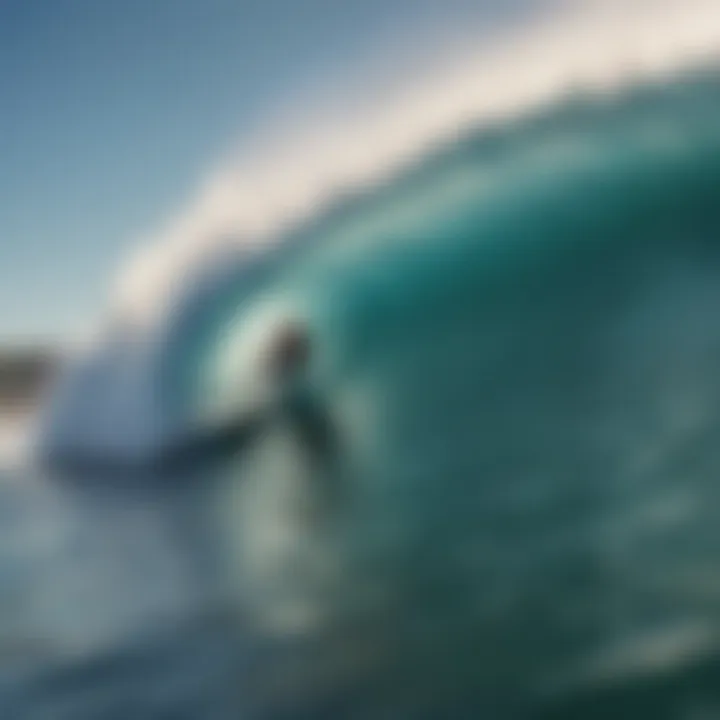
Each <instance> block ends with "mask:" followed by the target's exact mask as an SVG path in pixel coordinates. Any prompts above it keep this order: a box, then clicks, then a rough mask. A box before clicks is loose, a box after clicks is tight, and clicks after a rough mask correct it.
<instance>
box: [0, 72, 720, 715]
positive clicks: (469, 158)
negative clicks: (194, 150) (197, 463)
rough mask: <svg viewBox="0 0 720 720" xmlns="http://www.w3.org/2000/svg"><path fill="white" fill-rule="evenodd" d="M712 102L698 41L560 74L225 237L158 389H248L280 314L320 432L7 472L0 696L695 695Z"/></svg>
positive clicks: (227, 711) (0, 566)
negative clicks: (582, 83) (448, 135)
mask: <svg viewBox="0 0 720 720" xmlns="http://www.w3.org/2000/svg"><path fill="white" fill-rule="evenodd" d="M718 118H720V80H719V79H718V75H717V73H716V71H715V70H714V69H713V68H709V69H706V70H703V71H701V72H700V71H699V72H697V73H691V74H688V75H686V76H683V77H678V78H675V79H673V80H670V81H663V82H658V83H656V84H654V85H640V86H634V87H632V88H629V89H626V90H622V91H618V92H617V93H616V94H613V95H608V96H602V97H597V96H590V95H587V96H586V95H582V94H576V95H571V96H568V97H567V98H566V99H565V100H563V101H562V102H559V103H557V104H555V105H553V106H551V107H547V108H545V109H543V110H540V111H537V112H535V113H534V114H532V115H528V116H525V117H520V118H517V119H516V120H513V121H512V122H503V123H501V124H498V126H497V127H494V128H483V129H480V130H475V131H471V132H468V133H467V134H466V135H464V136H463V137H460V138H456V139H454V140H453V141H451V142H447V143H446V144H445V145H444V146H442V147H438V148H436V149H434V150H433V151H432V152H429V153H428V154H427V155H426V156H424V157H423V158H420V159H418V161H417V163H416V164H415V165H414V166H413V167H410V168H406V169H405V170H404V171H403V172H401V173H400V174H399V175H398V176H396V177H395V178H392V179H391V180H390V181H388V182H387V184H386V185H385V186H382V187H375V188H373V189H372V190H368V191H367V192H366V193H365V194H360V195H358V196H355V197H351V198H348V199H347V200H346V201H345V202H343V203H340V204H339V205H338V207H337V208H335V209H334V210H333V211H332V212H330V213H327V214H324V215H323V216H322V217H319V218H316V219H313V220H312V222H309V223H307V224H306V225H305V226H303V227H302V228H300V229H298V230H297V231H295V232H294V233H293V234H292V235H291V236H290V237H288V238H287V241H286V243H285V244H284V245H283V246H282V247H281V248H280V250H279V251H278V252H277V253H275V254H273V255H272V256H270V257H269V259H268V260H266V263H265V265H263V266H262V267H257V268H251V269H250V270H249V271H248V269H247V268H246V267H243V269H242V270H237V272H236V270H235V269H233V267H232V265H224V267H225V270H224V272H222V273H219V274H218V275H217V276H212V282H206V283H205V284H204V286H203V288H202V290H201V291H198V292H197V293H195V294H192V293H191V295H192V298H191V300H190V301H188V304H187V305H186V306H182V305H181V306H180V309H179V310H178V313H177V315H176V317H175V318H174V319H173V323H172V324H171V327H169V328H168V329H167V332H166V334H165V343H164V345H163V350H162V352H160V353H159V355H158V358H159V359H158V360H157V365H156V368H157V372H158V375H157V378H156V380H157V391H158V396H159V397H161V398H164V400H165V401H166V405H167V406H168V407H171V408H172V413H173V414H174V415H175V416H178V417H182V418H185V419H193V418H194V419H197V418H198V417H204V416H205V414H206V413H208V412H214V411H217V410H218V409H222V408H226V407H227V406H228V404H229V405H230V406H231V407H234V406H236V407H243V403H245V402H247V398H248V397H249V396H251V395H252V394H253V392H255V391H256V390H257V388H258V386H259V385H261V384H262V383H261V382H260V379H259V378H260V377H261V373H260V374H255V375H254V374H253V371H252V367H251V368H250V370H248V373H249V374H248V375H247V376H243V375H242V373H238V372H236V371H237V369H238V368H245V367H246V364H248V363H249V364H250V365H252V359H253V358H254V357H256V355H254V354H253V353H254V352H256V351H257V349H258V345H256V344H254V343H260V341H259V340H257V338H261V337H262V332H260V333H259V334H258V335H253V333H251V332H250V330H251V329H252V328H257V327H259V328H261V329H263V328H265V329H266V330H267V331H268V332H270V333H271V331H272V327H273V323H275V322H277V320H278V318H279V319H282V318H284V317H287V316H288V315H290V316H291V317H294V316H295V315H300V316H301V317H302V319H303V322H305V323H306V324H307V326H308V328H309V329H310V331H311V334H312V337H313V342H314V343H315V347H316V348H317V357H316V363H315V364H314V365H313V368H312V378H311V380H312V386H313V388H314V392H315V393H316V397H317V398H318V400H319V401H320V402H322V403H323V404H324V406H325V407H326V408H327V409H328V412H329V413H330V415H331V416H332V417H333V418H334V419H335V422H336V424H337V428H338V437H339V449H340V452H339V457H340V460H339V462H338V464H337V465H335V466H333V469H332V471H329V470H328V471H325V472H313V471H312V470H311V469H309V467H308V465H307V463H306V460H305V456H304V455H303V451H302V448H298V447H297V446H296V445H294V444H293V438H292V436H289V435H288V434H287V433H286V432H285V431H284V430H283V428H282V427H280V426H278V427H272V428H271V429H270V430H268V432H267V433H266V434H265V436H264V437H263V438H262V439H261V440H260V441H259V442H258V443H257V444H256V445H254V446H253V447H252V448H250V449H249V450H248V451H247V452H243V453H242V454H241V455H238V456H237V457H235V458H233V459H232V461H229V462H228V463H226V464H225V465H223V466H222V467H220V468H217V467H215V468H213V469H212V471H211V470H210V469H208V471H207V472H206V473H200V474H199V475H197V476H195V477H193V478H182V479H180V478H174V479H173V478H165V477H157V478H154V479H147V478H145V480H144V481H143V482H142V483H134V482H132V479H128V481H127V483H118V482H117V480H116V479H114V480H113V481H112V482H103V478H97V479H96V481H93V482H87V481H82V482H80V481H77V482H75V481H73V480H72V479H71V478H64V479H62V480H61V479H60V478H57V477H53V475H52V473H48V474H44V475H39V474H26V475H23V476H22V477H18V475H19V474H22V473H19V472H18V471H15V472H14V473H12V474H11V475H12V477H8V478H6V479H5V480H4V482H3V483H2V486H1V487H2V494H3V495H4V496H5V499H4V500H3V501H2V502H0V512H1V513H2V514H3V517H4V518H5V519H4V520H3V523H2V526H1V530H0V531H1V532H2V534H3V538H4V539H3V541H2V542H1V543H0V552H1V553H2V559H0V573H2V574H3V576H4V579H3V582H2V584H0V587H2V592H3V596H2V600H1V605H2V608H3V610H2V616H1V617H2V620H1V622H2V626H3V635H4V636H6V637H5V638H4V639H3V641H2V643H1V644H0V655H2V658H4V659H3V660H2V664H1V665H0V684H1V685H2V687H3V688H5V689H3V690H0V707H2V704H3V703H5V706H6V707H7V710H6V711H5V712H4V713H1V712H0V716H1V717H9V718H19V719H22V718H25V717H27V718H33V719H34V718H45V717H47V718H53V719H54V718H60V719H63V718H65V717H67V718H73V719H74V718H77V719H78V720H83V718H84V717H88V718H114V717H123V718H128V717H133V718H145V717H147V718H155V717H158V718H165V717H167V718H193V719H195V718H197V719H198V720H205V718H216V717H218V718H223V717H236V718H237V717H249V718H261V719H265V718H281V717H293V718H306V717H307V718H318V719H319V718H339V717H348V718H379V717H388V718H390V717H392V718H440V717H442V718H459V719H461V718H475V717H488V718H548V719H549V718H588V717H598V718H599V717H603V718H604V717H622V718H667V719H668V720H670V719H675V718H677V719H685V718H688V719H695V718H713V717H718V716H720V691H719V690H718V688H719V687H720V684H719V683H718V680H719V679H720V678H719V677H718V672H719V670H720V665H719V664H718V659H719V658H720V654H719V652H720V581H719V578H720V576H719V575H718V560H720V529H719V528H720V524H719V523H718V500H720V497H719V496H720V486H719V485H718V481H717V478H718V471H719V470H720V455H719V453H720V442H719V440H720V423H719V421H720V403H719V402H718V401H719V400H720V372H718V368H720V321H719V320H718V312H717V308H718V307H719V306H720V304H719V302H718V301H720V283H719V282H718V280H720V240H719V238H720V211H718V208H719V207H720V205H719V204H718V197H719V196H720V129H719V128H720V124H718ZM228 268H229V269H228ZM251 336H252V338H254V339H253V340H252V341H248V340H247V338H248V337H251ZM260 395H262V393H260ZM60 416H62V412H60ZM329 495H332V496H333V498H335V501H334V502H333V503H327V502H326V500H327V498H328V496H329ZM3 647H5V648H6V649H5V650H3ZM43 713H45V714H43ZM63 713H65V714H63Z"/></svg>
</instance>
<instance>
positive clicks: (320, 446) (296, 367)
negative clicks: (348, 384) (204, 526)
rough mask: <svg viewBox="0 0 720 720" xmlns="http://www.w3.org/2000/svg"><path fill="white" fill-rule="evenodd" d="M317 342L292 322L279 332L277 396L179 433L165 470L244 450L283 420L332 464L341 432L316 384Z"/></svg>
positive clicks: (312, 452) (272, 364) (318, 460)
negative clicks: (312, 373) (312, 379)
mask: <svg viewBox="0 0 720 720" xmlns="http://www.w3.org/2000/svg"><path fill="white" fill-rule="evenodd" d="M310 357H311V342H310V338H309V336H308V334H307V332H306V331H305V330H304V328H302V327H300V326H298V325H296V324H288V325H286V326H285V327H284V328H282V329H281V331H280V332H279V333H278V335H277V337H276V340H275V342H274V343H273V345H272V346H271V348H270V352H269V353H268V356H267V360H266V362H267V371H268V373H269V379H270V382H271V386H272V388H273V390H274V393H273V395H274V399H273V400H271V401H270V402H269V403H268V404H267V405H265V406H263V407H261V408H260V409H259V410H256V411H254V412H252V413H249V414H248V413H244V414H241V415H239V416H237V417H233V418H230V419H225V420H224V421H222V422H220V423H217V424H216V425H214V426H211V427H206V428H203V429H202V430H195V431H193V432H191V433H189V434H188V435H187V436H185V437H183V438H180V439H177V440H176V441H175V442H174V443H172V445H171V446H170V447H168V448H166V449H165V451H164V452H162V453H161V455H160V458H159V466H160V468H161V469H162V470H163V471H164V472H165V473H167V472H170V473H172V472H175V471H179V472H182V471H184V470H188V469H190V468H192V467H194V466H197V465H205V464H206V463H208V462H213V461H214V460H215V461H221V460H224V459H228V458H229V457H231V456H238V455H241V454H242V452H243V451H244V450H245V449H246V448H247V447H248V446H251V445H252V444H253V441H254V440H255V439H257V438H258V437H259V436H261V435H262V434H263V433H264V432H266V431H267V430H268V429H269V428H270V427H272V426H275V425H276V423H278V422H284V423H287V425H288V426H289V427H290V429H291V432H292V433H293V435H294V436H295V437H296V438H297V439H298V440H299V443H300V446H301V447H302V448H303V449H304V451H305V452H306V453H307V458H308V459H309V461H310V462H311V463H312V466H313V469H314V470H317V471H321V470H327V468H328V465H329V464H330V463H331V461H332V459H333V456H334V455H335V451H336V442H335V432H334V428H333V425H332V422H331V421H330V418H329V416H328V413H327V411H326V409H325V408H324V407H323V405H322V403H320V402H319V401H318V399H317V397H316V395H315V393H313V392H312V390H311V388H310V383H309V377H308V366H309V362H310Z"/></svg>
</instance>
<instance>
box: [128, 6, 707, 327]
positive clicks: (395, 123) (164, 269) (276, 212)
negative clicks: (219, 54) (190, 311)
mask: <svg viewBox="0 0 720 720" xmlns="http://www.w3.org/2000/svg"><path fill="white" fill-rule="evenodd" d="M478 45H480V47H478ZM373 50H374V51H376V49H375V48H373ZM719 54H720V6H719V5H718V4H717V2H716V0H655V1H650V0H638V1H636V2H632V3H628V2H619V1H617V0H604V1H603V2H575V3H571V4H566V5H564V9H563V10H562V11H561V12H558V11H557V10H556V11H555V12H554V13H552V14H551V15H549V16H545V17H541V18H540V19H538V18H535V19H534V20H533V21H532V23H531V24H525V25H523V26H521V27H517V28H515V29H514V30H508V31H507V32H505V34H503V35H502V36H501V37H498V38H496V39H495V41H494V42H492V43H490V42H482V43H478V42H472V41H470V42H468V43H467V45H466V46H465V47H461V48H459V49H458V48H453V49H449V48H447V49H446V50H445V51H444V52H438V53H435V54H434V55H433V57H432V60H431V62H428V63H427V64H426V66H424V67H422V68H415V76H414V77H413V78H412V80H410V78H408V77H407V76H403V77H396V78H393V77H392V71H391V70H388V79H387V80H386V82H385V86H384V87H385V93H384V95H382V97H383V98H384V101H383V102H379V101H378V96H376V97H375V98H374V101H371V102H369V103H368V104H367V106H362V104H361V100H358V99H357V98H358V97H360V98H361V97H362V94H363V88H362V87H361V86H359V87H354V88H351V89H350V91H349V92H348V96H355V100H354V103H353V108H352V116H351V117H350V114H349V113H347V112H346V113H343V112H342V101H341V100H337V99H332V100H329V101H328V102H326V103H321V104H320V107H319V108H318V109H317V111H316V112H307V113H306V114H305V116H304V117H292V118H289V119H287V120H285V121H284V122H276V123H275V124H274V125H273V124H270V125H269V126H267V127H268V128H269V129H266V130H264V131H263V133H262V134H256V135H255V136H253V137H252V138H246V147H247V148H253V149H252V150H249V151H248V150H246V151H244V152H240V153H236V152H233V153H230V154H229V156H228V157H227V158H225V159H224V160H222V161H221V162H220V163H219V164H218V166H217V167H216V168H215V169H214V170H211V171H210V172H209V173H208V175H207V177H206V178H205V179H204V180H203V181H202V182H201V183H200V187H199V188H198V191H197V193H196V194H195V196H194V197H192V198H191V200H190V202H189V203H187V205H186V206H185V207H181V208H179V210H178V212H177V214H176V215H175V216H174V217H172V218H170V220H169V222H167V223H166V225H165V226H164V227H163V228H161V229H160V230H159V231H158V232H157V233H152V234H150V235H149V236H148V237H146V238H145V239H142V240H141V241H140V247H141V250H140V251H139V253H138V254H137V255H136V257H135V258H134V259H133V260H132V262H131V264H130V266H129V268H128V270H127V272H125V273H123V275H122V278H121V282H120V284H119V290H118V294H119V305H120V307H121V308H122V312H123V314H124V315H125V317H126V318H128V319H130V320H132V321H134V322H135V323H136V324H141V325H142V324H143V323H147V322H148V321H151V320H153V319H158V318H161V317H162V316H163V312H164V310H165V309H166V308H167V306H168V303H169V302H170V301H171V300H172V298H173V292H174V291H175V288H177V286H178V280H179V279H182V278H184V277H185V276H187V275H188V274H190V275H191V274H192V270H193V267H194V266H195V264H196V263H197V262H198V259H199V258H201V257H203V256H205V255H207V254H208V253H210V252H212V251H213V248H214V247H215V246H216V245H217V244H218V243H223V244H224V243H227V242H228V241H229V240H228V238H233V240H231V242H237V243H239V244H242V245H245V246H247V248H248V249H249V251H250V252H251V253H252V252H253V251H259V252H261V251H262V249H263V248H264V247H267V245H268V244H270V243H272V242H273V241H276V240H277V239H278V238H280V237H281V236H282V235H283V233H284V232H285V231H286V230H287V229H288V228H290V227H292V226H293V225H295V224H297V223H299V222H301V221H302V220H303V219H306V218H308V217H310V216H313V215H314V214H316V213H318V212H319V211H320V210H321V209H322V208H323V207H324V206H325V205H327V204H328V203H330V202H331V201H332V199H333V198H334V197H336V196H337V194H338V193H340V192H342V191H343V190H344V189H347V188H353V187H357V186H361V185H366V184H370V183H375V182H378V181H379V180H380V179H381V178H382V177H384V176H387V175H388V174H389V173H391V172H393V171H394V170H396V169H397V168H399V167H400V166H402V164H403V163H404V162H406V161H408V160H409V159H412V158H415V157H418V156H419V155H420V154H422V153H423V152H424V151H425V150H427V149H428V148H429V147H430V146H432V145H433V144H435V143H438V142H441V141H443V140H445V139H447V138H449V137H452V136H453V135H454V134H456V133H457V132H458V131H459V130H461V129H462V128H466V127H468V126H473V125H482V124H483V123H490V122H493V121H496V120H497V119H499V118H502V117H507V116H513V115H516V114H518V113H521V112H523V111H526V110H528V109H529V108H532V107H533V106H537V105H539V104H542V103H546V102H550V101H552V100H553V99H556V98H557V97H558V96H559V95H560V94H562V93H564V92H566V91H567V90H568V88H571V87H572V88H577V87H579V86H584V87H588V88H593V89H595V90H597V91H608V90H611V89H613V88H617V87H618V86H622V85H623V84H625V83H627V82H628V81H630V80H634V79H638V78H663V77H666V76H668V75H672V74H673V73H675V72H677V71H679V70H682V69H684V68H686V67H688V66H691V65H693V64H696V63H698V62H700V61H703V62H704V61H706V60H707V59H708V58H715V57H716V56H717V55H719ZM388 60H389V62H388V63H387V66H388V68H392V67H394V66H395V65H402V63H394V62H392V60H393V58H392V57H389V58H388ZM219 239H220V240H219Z"/></svg>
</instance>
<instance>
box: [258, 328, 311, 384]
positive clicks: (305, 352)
mask: <svg viewBox="0 0 720 720" xmlns="http://www.w3.org/2000/svg"><path fill="white" fill-rule="evenodd" d="M309 360H310V338H309V336H308V333H307V330H306V329H305V328H304V327H303V326H302V325H300V324H299V323H295V322H287V323H286V324H285V325H283V327H281V328H280V330H279V332H278V333H277V334H276V336H275V339H274V341H273V343H272V345H271V347H270V352H269V354H268V369H269V372H270V374H271V375H272V376H273V377H274V378H276V379H278V380H283V381H284V380H288V379H290V378H293V377H296V376H297V375H298V374H300V373H302V372H303V371H304V370H305V368H306V367H307V365H308V362H309Z"/></svg>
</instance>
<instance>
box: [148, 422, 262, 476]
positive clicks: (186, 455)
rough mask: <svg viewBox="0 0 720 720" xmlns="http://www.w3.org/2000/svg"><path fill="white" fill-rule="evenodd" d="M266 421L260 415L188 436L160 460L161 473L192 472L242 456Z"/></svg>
mask: <svg viewBox="0 0 720 720" xmlns="http://www.w3.org/2000/svg"><path fill="white" fill-rule="evenodd" d="M266 421H267V418H266V413H263V412H256V413H254V414H251V415H247V414H244V415H241V416H238V417H234V418H229V419H228V420H225V421H224V422H222V423H215V424H213V425H211V426H209V427H203V428H199V429H197V430H195V431H192V432H188V433H186V434H185V435H183V436H182V437H180V438H178V439H176V440H175V441H174V442H173V443H171V444H170V445H169V446H168V447H166V448H165V449H164V450H163V452H162V453H161V454H160V457H159V458H158V465H159V469H161V470H163V471H166V472H167V471H175V470H179V471H182V470H188V469H190V468H192V467H195V466H202V465H207V464H208V463H212V462H214V461H221V460H226V459H228V458H230V457H232V456H233V455H236V454H239V453H242V452H243V451H244V450H245V449H246V448H247V446H248V445H249V444H250V443H251V442H252V441H253V440H254V439H255V438H256V437H257V436H258V434H259V433H260V432H261V430H262V429H263V427H264V426H265V424H266Z"/></svg>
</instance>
